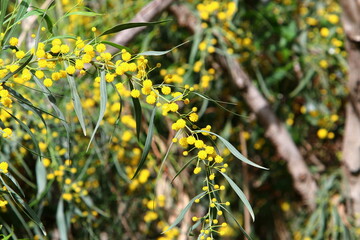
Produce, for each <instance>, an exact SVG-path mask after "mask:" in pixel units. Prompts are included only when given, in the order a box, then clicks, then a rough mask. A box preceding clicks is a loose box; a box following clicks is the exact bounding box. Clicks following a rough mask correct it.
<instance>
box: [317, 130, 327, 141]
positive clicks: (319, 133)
mask: <svg viewBox="0 0 360 240" xmlns="http://www.w3.org/2000/svg"><path fill="white" fill-rule="evenodd" d="M327 135H328V130H326V129H325V128H320V129H319V130H318V131H317V136H318V138H320V139H324V138H326V137H327Z"/></svg>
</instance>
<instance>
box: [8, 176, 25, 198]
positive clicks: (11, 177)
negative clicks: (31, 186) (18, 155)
mask: <svg viewBox="0 0 360 240" xmlns="http://www.w3.org/2000/svg"><path fill="white" fill-rule="evenodd" d="M5 176H6V177H7V178H9V179H10V181H11V182H12V183H13V184H14V185H15V186H16V187H17V189H18V190H19V191H20V193H21V195H22V197H25V193H24V191H23V190H22V188H21V187H20V185H19V183H18V181H16V179H15V178H14V177H13V175H12V174H10V173H9V172H8V173H6V174H5Z"/></svg>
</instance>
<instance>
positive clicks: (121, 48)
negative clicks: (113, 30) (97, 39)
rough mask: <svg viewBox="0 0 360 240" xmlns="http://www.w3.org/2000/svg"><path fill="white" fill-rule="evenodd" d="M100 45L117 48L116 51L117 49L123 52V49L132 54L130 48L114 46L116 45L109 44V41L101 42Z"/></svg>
mask: <svg viewBox="0 0 360 240" xmlns="http://www.w3.org/2000/svg"><path fill="white" fill-rule="evenodd" d="M101 43H103V44H106V45H110V46H112V47H114V48H117V49H119V50H123V49H125V50H126V51H128V52H129V53H132V50H131V49H130V48H128V47H125V46H122V45H119V44H116V43H113V42H109V41H105V40H104V41H101Z"/></svg>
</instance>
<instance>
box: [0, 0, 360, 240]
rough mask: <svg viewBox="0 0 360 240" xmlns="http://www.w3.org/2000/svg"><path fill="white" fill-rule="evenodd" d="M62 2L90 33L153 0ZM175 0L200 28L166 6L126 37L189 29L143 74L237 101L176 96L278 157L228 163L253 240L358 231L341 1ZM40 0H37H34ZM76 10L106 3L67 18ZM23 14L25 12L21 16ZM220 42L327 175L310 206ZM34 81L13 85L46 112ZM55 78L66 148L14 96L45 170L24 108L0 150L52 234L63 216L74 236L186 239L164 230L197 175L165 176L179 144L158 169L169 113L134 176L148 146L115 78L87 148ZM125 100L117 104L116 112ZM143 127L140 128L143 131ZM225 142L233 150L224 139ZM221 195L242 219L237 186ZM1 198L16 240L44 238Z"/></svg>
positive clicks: (69, 28) (344, 235)
mask: <svg viewBox="0 0 360 240" xmlns="http://www.w3.org/2000/svg"><path fill="white" fill-rule="evenodd" d="M55 2H56V4H55V7H54V8H53V9H52V10H51V11H49V12H48V14H49V16H51V17H52V19H56V20H57V21H56V25H55V26H54V32H55V33H56V35H59V36H60V35H70V36H72V37H76V36H81V37H82V38H84V39H86V38H91V37H92V36H93V34H94V33H93V32H92V31H91V28H93V27H96V28H97V30H96V32H95V34H100V33H101V32H103V31H104V30H106V29H108V28H110V27H112V26H114V25H117V24H119V23H125V22H128V21H130V20H131V19H132V18H133V17H134V15H135V14H136V13H137V12H138V11H139V10H140V9H141V8H142V7H143V6H145V4H147V3H149V1H145V0H144V1H141V0H138V1H131V0H122V1H109V0H100V1H92V0H88V1H82V2H79V3H77V4H75V3H76V2H74V1H70V0H57V1H55ZM179 2H180V3H181V4H185V5H186V6H187V7H188V8H189V9H190V10H191V12H192V13H193V14H194V15H195V16H196V17H197V18H198V21H199V22H200V26H201V31H199V33H197V34H195V35H194V34H192V32H191V31H190V30H189V29H187V28H185V27H183V26H179V24H178V23H177V21H176V18H175V16H174V15H172V14H171V12H164V13H162V14H161V16H159V19H161V20H163V19H170V20H171V21H169V22H166V23H165V24H160V25H156V26H153V27H149V28H147V29H145V30H144V31H143V32H142V33H141V34H140V35H139V36H137V37H136V38H135V39H134V40H133V41H132V42H131V44H129V46H128V47H130V48H131V50H132V51H133V52H135V53H137V52H142V51H148V50H157V51H162V50H168V49H171V48H173V47H174V46H177V45H179V44H180V43H183V42H185V41H190V42H189V43H187V44H186V45H185V46H181V47H179V48H177V49H174V50H173V51H171V52H170V53H168V54H166V55H163V56H160V57H156V56H154V57H150V58H149V62H150V66H152V67H153V68H154V69H153V70H152V71H151V72H150V73H149V75H150V78H151V79H152V80H153V81H154V82H156V83H161V82H162V81H165V82H166V83H169V84H174V85H178V86H184V85H185V84H188V85H190V86H193V87H194V88H195V89H198V90H199V92H203V93H204V94H205V95H207V96H208V97H209V98H211V99H216V100H219V101H224V102H230V103H235V104H225V105H224V104H222V106H223V107H225V108H226V109H227V110H229V111H231V112H228V111H226V110H224V109H223V108H221V107H219V106H218V104H217V103H216V102H213V101H211V100H203V99H202V98H200V97H198V96H196V95H195V94H193V98H192V99H191V104H190V105H189V106H182V107H187V108H190V109H191V107H193V106H197V107H198V108H199V115H200V117H201V119H200V122H201V127H205V126H206V125H208V124H210V125H211V126H212V129H216V130H217V132H218V133H219V135H221V136H223V137H224V138H226V139H228V140H229V141H230V142H231V143H232V144H233V145H234V146H236V147H238V148H239V149H240V147H241V142H240V139H241V138H242V139H244V140H245V144H244V142H243V146H242V148H241V149H246V151H247V155H248V158H249V159H251V160H252V161H254V162H256V163H258V164H260V165H262V166H266V167H268V168H269V169H270V170H269V171H262V170H259V169H255V168H246V170H245V171H246V172H247V173H246V174H247V175H248V176H249V177H248V179H247V180H246V181H244V178H243V176H244V169H243V168H244V167H243V166H242V165H241V164H240V163H239V162H235V161H232V158H231V156H229V160H228V162H229V165H230V167H229V169H228V171H229V172H231V173H229V175H231V176H232V177H233V180H234V181H235V182H237V183H238V184H239V186H245V185H246V186H247V187H249V188H250V196H249V198H250V203H251V205H252V206H253V209H254V212H255V214H256V221H255V222H251V224H250V226H251V236H252V237H253V239H286V237H288V238H287V239H296V240H300V239H304V240H305V239H306V240H310V239H356V238H355V236H356V235H357V234H360V229H356V228H354V227H353V225H352V219H351V218H349V217H348V216H346V213H345V211H344V198H343V192H342V188H341V180H342V172H341V171H340V170H339V169H340V166H341V144H342V134H343V128H344V102H345V99H346V95H347V91H348V90H347V89H346V87H345V82H346V75H347V63H346V54H347V53H346V52H345V49H344V33H343V29H342V27H341V23H340V13H341V9H340V6H339V4H338V2H337V1H333V0H321V1H310V0H309V1H295V0H276V1H247V0H234V1H231V0H226V1H209V0H208V1H206V0H204V1H197V0H188V1H179ZM43 3H44V1H35V0H34V1H32V5H33V6H36V7H40V6H41V5H42V4H43ZM13 8H14V3H10V4H9V6H8V12H11V11H12V10H13ZM90 9H91V10H90ZM78 11H86V12H92V11H93V12H95V13H99V14H101V15H94V16H84V15H83V14H74V15H68V16H67V17H62V16H64V15H66V13H68V12H78ZM22 24H23V25H24V24H26V23H25V21H24V22H23V23H22ZM35 29H37V23H35V25H34V26H33V27H31V28H28V29H27V28H25V27H23V28H22V31H20V29H18V32H17V35H18V36H20V35H21V34H24V38H23V42H22V44H24V45H26V44H28V43H29V42H31V37H29V36H30V35H31V34H33V33H36V32H35ZM42 36H43V39H42V40H45V39H47V38H50V37H53V36H52V35H51V34H50V33H49V32H47V31H45V32H43V33H42ZM214 53H219V54H221V55H225V56H226V55H232V56H235V57H236V58H237V60H238V61H239V62H240V63H241V64H242V66H243V67H244V68H245V70H246V72H247V73H248V74H249V75H250V77H251V79H252V80H253V82H254V84H255V85H256V86H257V87H258V89H260V91H261V92H262V94H263V95H264V96H265V97H266V99H267V100H268V101H269V102H270V103H271V107H272V109H273V111H274V112H275V113H276V115H277V116H278V117H279V118H280V119H281V120H282V121H283V122H285V123H286V126H287V129H288V130H289V132H290V134H291V136H292V138H293V139H294V141H295V142H296V144H297V145H298V147H299V148H300V150H301V152H302V154H303V155H304V156H305V159H306V161H307V164H308V166H309V167H310V169H311V172H312V174H313V175H314V176H315V177H316V179H317V180H318V183H319V193H318V198H317V206H316V209H315V210H314V211H313V212H311V211H308V210H304V209H305V208H304V206H303V202H302V201H301V199H300V197H299V195H298V194H297V193H296V191H295V190H294V187H293V184H292V180H291V176H290V175H289V173H288V171H287V168H286V163H285V162H284V161H283V160H282V159H281V158H280V157H279V156H278V155H277V153H276V150H275V148H274V147H273V145H272V144H271V143H270V142H269V141H268V140H267V139H266V137H265V135H264V129H263V128H262V127H261V126H260V125H259V123H258V122H256V119H255V117H254V115H253V114H252V113H251V112H250V111H249V109H248V107H247V106H246V104H245V103H244V101H243V100H242V95H241V92H239V91H238V90H237V89H236V87H234V84H233V83H232V82H231V81H230V78H229V76H228V73H227V72H226V71H225V69H223V67H222V66H221V65H219V64H218V63H217V61H216V56H215V54H214ZM2 54H3V56H2V58H4V56H5V55H9V53H7V52H5V51H2ZM77 81H78V90H79V94H80V97H81V99H82V106H83V108H84V115H85V116H86V117H85V122H86V125H87V126H91V125H95V124H96V121H97V117H98V115H99V101H100V99H99V96H100V94H99V91H100V90H99V88H98V85H97V84H98V83H96V82H94V79H92V78H91V77H85V76H84V77H83V78H80V79H77ZM27 87H29V88H34V89H36V88H37V87H36V84H35V83H29V85H28V86H21V87H20V86H19V92H20V93H21V94H23V95H24V96H27V97H28V98H29V99H33V100H35V99H36V100H35V101H34V102H33V103H34V105H35V106H38V107H41V108H42V109H44V110H47V111H49V112H51V106H50V105H49V103H48V101H47V99H46V97H45V96H42V95H40V94H37V93H36V91H30V90H29V88H27ZM52 90H53V94H54V95H55V96H56V99H57V104H58V106H59V107H60V108H61V109H64V111H63V112H64V114H65V117H66V120H67V121H68V122H69V126H70V128H71V131H72V134H71V136H70V137H71V141H72V142H73V145H72V148H71V149H70V152H69V151H68V149H67V148H66V144H64V143H66V141H67V135H66V131H65V129H64V128H63V127H62V125H61V123H60V121H59V120H58V119H56V118H53V117H51V116H49V115H44V116H43V117H44V119H45V121H46V124H47V126H45V124H44V123H42V122H41V121H39V118H38V116H36V115H35V114H34V113H33V112H31V111H29V112H27V114H26V115H23V114H21V112H23V111H24V110H23V109H18V108H14V109H13V114H14V115H15V116H17V118H18V119H20V120H21V121H23V122H25V123H26V124H27V125H28V126H30V130H31V131H32V132H33V134H34V135H35V136H36V138H37V141H38V142H39V146H40V150H41V152H42V153H43V154H44V156H47V158H45V159H44V160H43V161H42V164H43V168H42V170H35V169H37V167H35V163H36V157H34V155H33V154H32V153H31V149H33V147H32V144H33V142H32V141H31V136H30V135H29V134H28V133H27V132H25V131H24V130H23V129H21V128H20V127H19V125H18V124H17V123H16V121H10V126H11V127H12V128H13V137H12V139H11V140H8V139H0V144H1V145H0V159H1V161H6V162H8V163H9V170H10V172H11V173H12V174H13V176H14V177H15V178H16V179H17V181H18V182H19V185H20V186H21V188H22V190H23V191H24V192H25V196H26V199H25V200H26V201H27V202H28V204H29V206H30V207H31V208H32V209H33V210H34V211H35V212H36V213H37V214H38V215H39V216H40V219H41V221H42V223H43V224H44V226H45V229H47V230H48V234H50V235H49V237H48V238H49V239H56V236H62V233H61V231H63V229H64V228H69V229H70V232H69V236H70V239H100V238H104V239H106V237H108V238H109V239H161V240H165V239H178V237H179V234H180V232H181V231H183V229H180V228H173V229H172V230H171V231H168V232H166V233H165V234H161V232H162V231H163V230H164V229H165V228H166V227H167V226H169V225H170V224H171V222H173V221H174V219H175V218H176V214H178V212H176V211H174V210H176V209H178V208H184V207H185V205H186V203H185V205H184V203H183V202H182V201H185V202H186V199H187V201H189V199H191V198H193V197H194V196H195V195H196V189H199V188H201V187H202V183H201V182H200V181H198V180H199V178H198V176H195V175H193V174H192V169H189V170H184V171H183V172H182V173H181V175H180V176H179V177H178V178H177V179H176V180H175V181H174V182H173V184H170V182H171V180H172V177H173V176H174V175H175V174H176V172H177V171H179V170H180V169H181V168H182V166H183V165H184V164H185V163H186V162H187V161H188V160H187V158H185V157H184V156H182V150H181V149H179V148H172V150H171V153H170V154H169V156H168V159H167V162H166V164H165V168H164V169H163V175H162V177H161V178H160V179H157V176H158V175H157V174H158V172H159V170H160V166H161V160H162V159H163V157H164V155H165V154H166V151H167V147H168V146H169V145H170V144H171V142H172V138H173V137H174V135H173V132H172V131H171V130H169V129H171V123H172V121H171V119H170V120H167V119H165V118H161V117H158V118H156V121H155V131H156V135H155V136H156V138H155V139H154V140H155V141H154V143H153V144H152V152H151V153H150V155H149V156H148V158H149V161H147V163H146V167H145V168H144V169H143V170H141V171H140V174H139V176H138V178H136V179H135V180H130V178H131V177H132V175H133V173H134V171H135V169H136V167H137V165H138V162H139V159H140V156H141V147H142V146H139V144H138V141H137V140H136V128H135V126H136V123H135V120H134V117H133V113H132V105H131V101H123V100H122V99H120V98H119V96H118V94H117V93H116V91H115V90H114V89H108V90H109V92H108V98H109V101H108V105H107V111H106V113H105V117H104V120H103V122H102V124H101V127H100V130H99V131H98V132H97V134H96V141H94V142H93V145H92V147H91V149H90V151H88V152H86V148H87V145H88V143H89V138H88V137H85V136H83V134H82V130H81V127H80V125H79V123H78V122H77V121H78V120H77V118H76V117H75V116H76V115H75V114H74V109H73V107H72V104H71V94H70V92H69V89H68V87H65V86H64V85H62V84H60V83H59V84H57V85H56V86H54V87H53V89H52ZM34 96H36V98H34ZM129 96H130V92H129V91H128V92H126V91H125V93H124V95H122V97H124V98H126V99H129ZM120 107H122V108H123V109H122V113H121V116H119V110H120ZM143 108H144V109H146V110H150V109H151V106H149V105H143ZM0 111H1V120H2V122H6V120H7V119H8V118H9V115H7V114H6V113H5V112H4V111H3V110H0ZM232 112H233V113H236V114H233V113H232ZM144 118H145V119H147V120H146V121H143V126H142V127H143V129H145V130H147V128H148V126H147V122H148V121H149V118H150V111H144ZM173 120H174V119H173ZM7 127H9V126H7ZM145 137H146V136H145V135H141V138H142V140H144V139H145ZM140 142H144V141H140ZM224 154H225V155H226V154H229V153H228V152H226V151H225V152H224ZM35 171H36V172H35ZM39 174H43V176H39ZM39 177H40V178H42V179H43V180H42V181H43V184H45V185H44V186H42V188H43V189H44V191H43V192H42V193H41V195H40V196H39V195H37V193H38V189H39V185H38V184H39V180H37V178H39ZM64 194H65V195H64ZM223 195H224V196H223V197H224V198H225V199H226V200H227V201H230V202H231V210H232V212H233V214H234V215H235V217H236V218H237V220H238V221H239V222H240V223H241V224H244V220H243V219H244V214H243V212H244V210H243V204H242V203H241V202H240V201H239V200H238V198H237V196H236V194H235V193H233V192H232V191H231V190H230V189H229V190H226V191H225V192H224V193H223ZM61 196H62V197H61ZM184 196H187V197H185V198H184ZM184 199H185V200H184ZM59 206H61V207H62V209H61V208H60V207H59ZM59 209H61V211H59ZM0 211H1V215H0V225H2V228H1V232H2V233H3V234H4V235H9V234H11V233H12V238H14V239H18V238H24V237H28V238H33V239H46V237H43V236H42V234H41V232H40V230H39V228H38V227H37V225H36V224H34V223H33V222H32V221H30V219H29V218H27V217H24V216H22V215H21V213H20V212H19V210H18V209H17V207H16V206H15V205H14V204H13V203H11V202H10V203H9V204H8V205H6V206H1V209H0ZM191 211H192V213H193V214H195V215H196V214H197V213H201V212H204V211H205V209H204V206H200V205H196V207H193V208H192V210H191ZM184 221H185V220H184ZM228 222H229V225H228V226H227V227H222V228H223V230H224V231H225V234H224V236H223V237H222V238H221V239H240V238H243V234H242V233H241V231H240V230H239V229H238V228H237V226H236V224H235V223H233V222H232V221H231V220H229V221H228ZM62 224H65V225H66V224H67V225H68V226H67V227H66V226H62ZM187 224H188V225H189V222H187ZM70 226H71V227H70ZM59 232H60V233H59ZM281 236H282V237H281ZM284 236H285V237H284ZM189 238H190V237H189ZM219 238H220V237H219Z"/></svg>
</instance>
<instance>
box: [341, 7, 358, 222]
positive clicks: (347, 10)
mask: <svg viewBox="0 0 360 240" xmlns="http://www.w3.org/2000/svg"><path fill="white" fill-rule="evenodd" d="M341 5H342V8H343V16H342V21H343V26H344V30H345V35H346V50H347V52H348V63H349V76H348V78H349V79H348V84H347V86H348V89H349V101H348V102H347V104H346V120H345V132H344V145H343V169H344V173H345V184H344V186H345V188H346V189H345V193H346V194H347V197H348V200H349V201H348V204H347V209H348V212H349V214H350V215H353V216H355V217H356V224H357V225H358V226H360V1H358V0H342V1H341Z"/></svg>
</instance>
